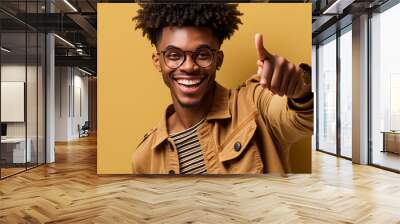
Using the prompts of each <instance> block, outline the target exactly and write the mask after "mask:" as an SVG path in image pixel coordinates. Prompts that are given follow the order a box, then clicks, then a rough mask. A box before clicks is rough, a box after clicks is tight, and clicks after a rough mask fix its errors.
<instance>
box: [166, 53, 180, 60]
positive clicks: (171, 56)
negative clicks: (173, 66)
mask: <svg viewBox="0 0 400 224" xmlns="http://www.w3.org/2000/svg"><path fill="white" fill-rule="evenodd" d="M165 56H167V58H168V59H170V60H179V59H180V58H181V55H179V54H176V53H170V54H167V55H165Z"/></svg>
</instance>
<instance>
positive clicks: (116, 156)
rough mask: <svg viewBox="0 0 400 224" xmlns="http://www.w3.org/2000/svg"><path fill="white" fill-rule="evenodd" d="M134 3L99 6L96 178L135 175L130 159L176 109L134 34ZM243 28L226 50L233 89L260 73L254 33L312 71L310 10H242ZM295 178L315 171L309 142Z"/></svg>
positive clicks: (146, 47)
mask: <svg viewBox="0 0 400 224" xmlns="http://www.w3.org/2000/svg"><path fill="white" fill-rule="evenodd" d="M137 9H138V5H137V4H136V3H131V4H126V3H120V4H116V3H101V4H98V60H97V62H98V79H97V80H98V135H97V138H98V139H97V140H98V141H97V144H98V145H97V150H98V151H97V172H98V173H99V174H127V173H131V155H132V153H133V151H134V149H135V148H136V146H137V145H138V143H139V141H141V140H142V138H143V135H144V134H145V133H146V132H147V131H148V130H150V129H151V128H152V127H154V126H155V125H156V124H157V122H158V121H159V120H160V119H161V118H162V114H163V112H164V110H165V108H166V106H167V105H168V104H170V102H171V97H170V93H169V91H168V88H167V87H166V86H165V85H164V83H163V81H162V78H161V74H160V73H158V72H157V71H156V69H155V68H154V67H153V64H152V61H151V54H152V52H153V51H154V48H153V47H152V46H151V44H150V41H148V40H147V39H146V38H144V37H142V31H141V30H135V29H134V27H135V22H134V21H132V18H133V17H134V16H135V15H136V11H137ZM239 10H240V11H241V12H242V13H244V15H243V16H242V17H241V20H242V22H243V24H242V25H240V26H239V31H236V32H235V34H234V35H233V36H232V38H231V39H230V40H226V41H225V42H224V43H223V45H222V50H223V51H224V55H225V59H224V63H223V65H222V68H221V70H220V71H219V72H218V73H217V81H218V82H219V83H221V84H222V85H224V86H225V87H228V88H234V87H236V86H237V85H239V84H240V83H241V82H242V81H244V80H246V79H247V78H248V77H250V76H251V75H252V74H254V73H255V72H256V60H257V52H256V49H255V45H254V34H255V33H256V32H260V33H262V34H263V36H264V46H265V47H266V48H267V49H268V50H269V51H270V52H271V53H273V54H278V55H281V56H284V57H286V58H287V59H288V60H289V61H291V62H293V63H296V64H299V63H301V62H305V63H308V64H311V4H310V3H305V4H298V3H296V4H275V3H274V4H266V3H246V4H240V5H239ZM291 163H292V168H293V172H311V138H307V139H304V140H303V141H301V142H299V143H297V144H296V145H294V146H293V147H292V152H291Z"/></svg>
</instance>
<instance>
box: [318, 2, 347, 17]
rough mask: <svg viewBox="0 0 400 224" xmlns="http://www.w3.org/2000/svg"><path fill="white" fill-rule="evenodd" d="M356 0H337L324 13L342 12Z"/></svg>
mask: <svg viewBox="0 0 400 224" xmlns="http://www.w3.org/2000/svg"><path fill="white" fill-rule="evenodd" d="M354 1H355V0H336V1H335V2H334V3H333V4H332V5H330V6H329V7H328V8H327V9H325V10H324V12H323V13H322V14H323V15H329V14H342V13H343V10H344V9H345V8H347V6H349V5H351V4H352V3H353V2H354Z"/></svg>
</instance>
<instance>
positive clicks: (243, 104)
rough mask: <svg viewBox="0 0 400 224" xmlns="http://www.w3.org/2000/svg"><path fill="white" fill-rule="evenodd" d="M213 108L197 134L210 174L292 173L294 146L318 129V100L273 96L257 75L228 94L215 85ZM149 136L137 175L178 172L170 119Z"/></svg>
mask: <svg viewBox="0 0 400 224" xmlns="http://www.w3.org/2000/svg"><path fill="white" fill-rule="evenodd" d="M214 91H215V92H214V99H213V103H212V107H211V108H210V111H209V112H208V114H207V116H206V121H205V122H203V123H202V124H201V125H200V127H199V129H198V131H197V134H198V138H199V142H200V146H201V149H202V151H203V155H204V160H205V164H206V168H207V173H209V174H226V173H230V174H233V173H234V174H238V173H287V172H290V167H289V148H290V146H291V144H293V143H295V142H297V141H299V140H300V139H301V138H304V137H305V136H307V135H308V136H309V135H311V133H312V130H313V99H312V98H311V99H310V100H308V102H304V103H297V102H294V101H293V100H292V99H288V98H286V97H280V96H278V95H272V93H271V92H270V91H269V90H267V89H264V88H263V87H261V86H260V85H259V78H258V76H257V75H254V76H252V77H251V78H250V79H249V80H247V81H246V82H245V83H243V84H242V85H241V86H239V87H238V88H237V89H232V90H228V89H225V88H224V87H222V86H221V85H219V84H218V83H216V85H215V88H214ZM173 112H174V108H173V106H172V105H170V106H169V107H168V108H167V110H166V112H165V115H164V118H163V120H162V121H161V122H160V123H159V125H158V126H157V127H156V128H153V129H152V130H150V132H148V133H147V134H146V135H145V137H144V139H143V141H142V142H141V143H140V144H139V146H138V147H137V149H136V150H135V152H134V154H133V161H132V167H133V173H135V174H168V173H169V174H179V159H178V154H177V150H176V147H175V145H174V142H173V141H172V139H171V138H169V136H168V131H167V118H168V117H169V115H171V114H172V113H173Z"/></svg>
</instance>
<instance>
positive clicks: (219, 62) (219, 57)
mask: <svg viewBox="0 0 400 224" xmlns="http://www.w3.org/2000/svg"><path fill="white" fill-rule="evenodd" d="M223 61H224V52H223V51H218V53H217V70H219V69H220V68H221V66H222V62H223Z"/></svg>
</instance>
